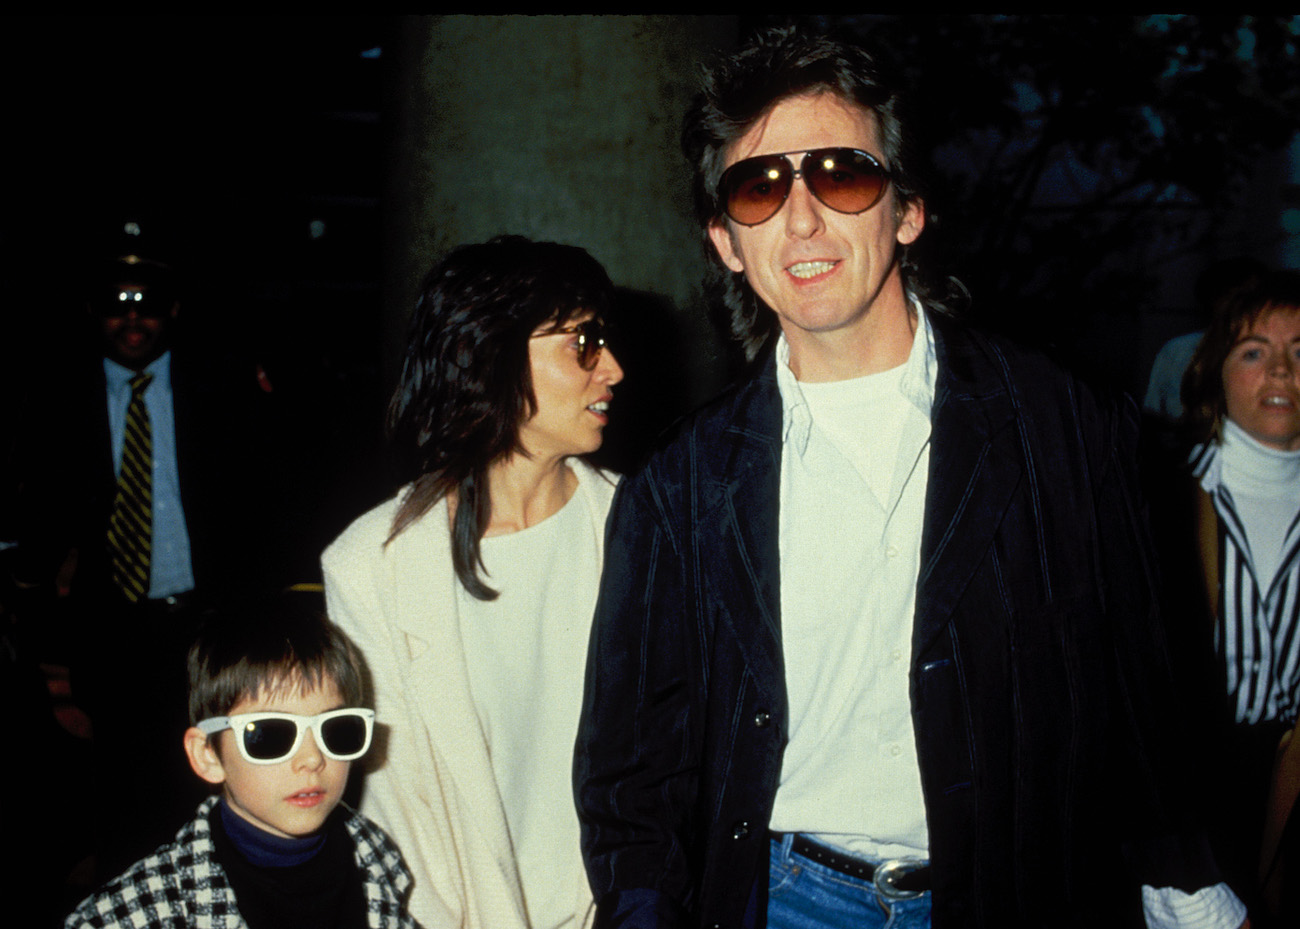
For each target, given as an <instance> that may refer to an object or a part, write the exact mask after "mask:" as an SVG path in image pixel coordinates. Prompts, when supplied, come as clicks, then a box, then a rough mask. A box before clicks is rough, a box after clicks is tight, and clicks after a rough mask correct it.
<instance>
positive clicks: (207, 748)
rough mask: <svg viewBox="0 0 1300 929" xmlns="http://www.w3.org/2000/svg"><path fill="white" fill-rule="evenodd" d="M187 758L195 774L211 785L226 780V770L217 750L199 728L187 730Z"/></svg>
mask: <svg viewBox="0 0 1300 929" xmlns="http://www.w3.org/2000/svg"><path fill="white" fill-rule="evenodd" d="M185 756H186V757H187V758H189V760H190V767H191V768H193V769H194V773H195V774H197V775H198V776H199V777H201V778H203V779H204V780H205V781H207V782H208V783H209V784H220V783H222V782H223V781H224V780H225V779H226V769H225V768H223V767H222V766H221V758H220V757H219V756H218V755H217V750H216V749H215V748H214V747H213V746H212V742H211V741H210V740H209V739H208V737H207V736H206V735H204V734H203V730H201V729H199V728H198V727H197V726H190V728H188V729H186V730H185Z"/></svg>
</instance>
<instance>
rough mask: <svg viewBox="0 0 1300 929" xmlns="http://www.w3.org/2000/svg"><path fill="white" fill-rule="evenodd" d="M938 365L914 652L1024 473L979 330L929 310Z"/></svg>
mask: <svg viewBox="0 0 1300 929" xmlns="http://www.w3.org/2000/svg"><path fill="white" fill-rule="evenodd" d="M930 321H931V324H932V326H933V328H934V334H935V348H936V353H937V356H938V363H939V373H938V384H937V385H936V390H935V400H934V409H933V413H932V414H931V421H932V424H933V425H932V432H931V446H930V473H929V480H928V484H927V488H926V501H925V526H924V528H923V530H922V537H921V569H920V573H919V576H918V578H917V593H916V620H915V624H914V627H913V653H914V654H923V653H924V651H925V650H926V649H927V648H928V646H929V645H930V643H931V642H933V640H934V639H935V638H936V637H937V636H938V635H939V634H940V633H941V632H942V631H943V629H944V627H945V626H946V625H947V623H948V620H949V618H950V617H951V616H952V612H953V609H954V608H955V607H956V605H957V602H958V600H959V599H960V598H961V595H962V592H963V591H964V590H965V588H966V585H967V583H968V582H969V581H970V578H971V575H972V574H973V573H974V571H975V569H976V568H977V567H978V565H979V564H980V562H981V561H982V560H983V558H984V555H985V552H986V551H987V550H988V546H989V544H990V543H991V541H992V539H993V536H994V534H995V533H996V531H997V528H998V525H999V523H1000V522H1001V517H1002V514H1003V513H1004V512H1005V510H1006V508H1007V505H1008V504H1009V503H1010V501H1011V498H1012V495H1013V494H1014V493H1015V490H1016V487H1017V486H1018V484H1019V483H1020V480H1021V479H1022V474H1023V469H1024V465H1023V462H1022V460H1021V453H1020V442H1019V438H1018V436H1017V433H1016V429H1015V422H1016V411H1015V405H1014V403H1013V401H1012V398H1011V396H1010V394H1009V393H1008V390H1007V387H1006V382H1005V379H1004V378H1003V377H1002V376H1001V372H1000V371H999V370H998V369H997V367H996V364H995V362H994V361H993V359H992V358H990V356H989V354H988V353H987V352H986V351H985V350H983V349H982V347H981V346H980V345H979V344H977V343H976V342H975V340H974V338H973V337H972V336H971V335H969V334H968V333H966V332H964V331H962V330H961V329H959V328H957V327H955V326H952V325H950V324H948V323H946V322H945V321H944V320H942V319H941V318H936V317H934V316H931V317H930Z"/></svg>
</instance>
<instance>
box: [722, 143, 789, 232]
mask: <svg viewBox="0 0 1300 929" xmlns="http://www.w3.org/2000/svg"><path fill="white" fill-rule="evenodd" d="M793 180H794V171H793V169H792V168H791V167H790V163H789V162H788V161H786V160H785V159H784V158H782V157H781V156H780V155H763V156H760V157H758V158H746V159H745V160H744V161H738V162H736V163H735V164H734V165H732V166H731V167H730V168H728V169H727V170H726V172H725V173H724V174H723V175H722V181H721V183H720V184H719V185H718V190H719V198H720V200H721V202H722V208H723V209H724V210H725V211H726V213H727V215H728V216H730V217H731V218H732V219H733V220H735V221H736V222H738V223H740V224H741V225H742V226H756V225H758V224H759V223H761V222H765V221H767V220H769V219H771V218H772V217H773V216H775V215H776V211H777V210H779V209H781V204H783V203H785V198H786V196H787V195H788V194H789V193H790V184H791V182H792V181H793Z"/></svg>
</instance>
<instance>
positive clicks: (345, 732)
mask: <svg viewBox="0 0 1300 929" xmlns="http://www.w3.org/2000/svg"><path fill="white" fill-rule="evenodd" d="M321 740H322V741H323V742H324V743H325V750H326V751H328V752H329V753H330V754H332V755H343V756H347V755H357V754H359V753H360V752H361V750H362V749H363V748H364V747H365V745H366V721H365V719H364V718H363V717H362V716H361V714H360V713H353V714H348V715H344V716H335V717H334V718H332V719H327V720H325V721H324V723H322V724H321Z"/></svg>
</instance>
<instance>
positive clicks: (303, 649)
mask: <svg viewBox="0 0 1300 929" xmlns="http://www.w3.org/2000/svg"><path fill="white" fill-rule="evenodd" d="M189 678H190V691H189V695H190V699H189V710H190V725H195V724H197V723H198V722H199V720H202V719H208V718H210V717H213V716H226V715H228V714H229V713H230V711H231V710H232V709H233V708H234V707H235V706H236V705H237V704H238V703H240V702H241V701H242V700H245V699H256V698H257V697H258V695H259V694H262V695H265V694H269V693H274V692H275V691H277V690H280V689H281V688H286V687H288V688H295V689H297V690H299V691H300V692H305V691H310V690H315V689H316V688H318V687H321V686H322V685H324V684H325V682H326V681H332V682H333V683H334V685H335V686H336V687H337V688H338V690H339V695H340V696H341V697H342V698H343V703H344V705H346V706H360V705H361V702H362V700H363V699H364V694H363V692H362V686H363V685H362V679H361V664H360V659H359V658H358V656H357V653H356V650H355V649H354V648H353V646H352V644H351V643H350V642H349V641H348V639H347V637H346V636H344V634H343V633H342V632H340V631H339V629H338V628H337V627H336V626H334V625H333V624H332V623H330V622H329V621H328V620H327V619H326V618H325V613H324V610H323V603H322V598H321V595H320V593H319V592H310V591H288V592H285V593H280V594H273V595H266V596H263V597H258V598H255V599H249V600H246V601H243V602H236V603H233V604H231V605H229V606H226V607H223V608H222V609H221V610H219V611H214V612H212V613H210V614H208V616H206V617H205V620H204V623H203V627H202V629H201V630H200V632H199V634H198V637H197V638H196V639H195V641H194V644H193V645H192V646H191V647H190V652H189Z"/></svg>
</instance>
